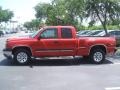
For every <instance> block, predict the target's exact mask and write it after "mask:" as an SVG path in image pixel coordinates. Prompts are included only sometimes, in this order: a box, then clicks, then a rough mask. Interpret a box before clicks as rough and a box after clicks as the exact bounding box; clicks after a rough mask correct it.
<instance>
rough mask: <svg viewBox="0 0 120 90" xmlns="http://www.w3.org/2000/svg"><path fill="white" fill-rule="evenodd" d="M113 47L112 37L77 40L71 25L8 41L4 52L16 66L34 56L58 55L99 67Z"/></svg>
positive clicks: (79, 38)
mask: <svg viewBox="0 0 120 90" xmlns="http://www.w3.org/2000/svg"><path fill="white" fill-rule="evenodd" d="M115 46H116V41H115V38H114V37H77V36H76V29H75V28H74V27H72V26H46V27H44V28H41V29H40V30H39V31H37V32H35V33H34V34H32V35H31V36H28V37H19V38H9V39H7V41H6V48H5V49H4V50H3V53H4V56H6V57H7V58H9V57H11V56H12V58H13V60H14V61H15V62H17V63H19V64H26V63H28V62H29V61H30V60H31V58H33V57H34V58H39V57H57V56H83V57H84V58H88V59H89V60H90V61H91V62H93V63H96V64H100V63H102V62H103V61H104V60H105V56H106V55H109V54H110V55H111V54H114V52H115Z"/></svg>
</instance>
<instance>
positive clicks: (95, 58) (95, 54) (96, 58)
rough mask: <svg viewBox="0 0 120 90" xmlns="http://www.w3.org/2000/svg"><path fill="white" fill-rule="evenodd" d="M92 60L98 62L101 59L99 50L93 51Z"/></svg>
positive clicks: (101, 55)
mask: <svg viewBox="0 0 120 90" xmlns="http://www.w3.org/2000/svg"><path fill="white" fill-rule="evenodd" d="M93 59H94V61H96V62H100V61H102V59H103V54H102V53H101V52H95V53H94V56H93Z"/></svg>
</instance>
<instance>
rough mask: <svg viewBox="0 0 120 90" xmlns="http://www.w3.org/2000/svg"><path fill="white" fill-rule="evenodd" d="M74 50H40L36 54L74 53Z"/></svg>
mask: <svg viewBox="0 0 120 90" xmlns="http://www.w3.org/2000/svg"><path fill="white" fill-rule="evenodd" d="M72 51H74V50H40V51H36V52H72Z"/></svg>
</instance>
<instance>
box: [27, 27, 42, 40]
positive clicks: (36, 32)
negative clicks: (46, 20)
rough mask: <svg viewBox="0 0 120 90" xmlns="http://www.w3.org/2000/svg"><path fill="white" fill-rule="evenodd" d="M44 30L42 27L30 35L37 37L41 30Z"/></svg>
mask: <svg viewBox="0 0 120 90" xmlns="http://www.w3.org/2000/svg"><path fill="white" fill-rule="evenodd" d="M42 30H43V28H41V29H40V30H38V31H35V32H33V34H31V35H29V37H32V38H34V37H35V36H36V35H37V34H38V33H39V32H40V31H42Z"/></svg>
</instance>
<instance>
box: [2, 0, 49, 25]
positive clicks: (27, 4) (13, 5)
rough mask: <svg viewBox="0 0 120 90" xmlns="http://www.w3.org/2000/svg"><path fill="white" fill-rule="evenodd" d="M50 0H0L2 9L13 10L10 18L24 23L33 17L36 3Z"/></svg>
mask: <svg viewBox="0 0 120 90" xmlns="http://www.w3.org/2000/svg"><path fill="white" fill-rule="evenodd" d="M50 1H51V0H0V6H1V7H2V8H3V9H9V10H11V11H13V12H14V17H13V18H12V20H14V21H18V22H19V23H24V22H26V21H30V20H32V19H34V18H35V10H34V7H35V6H36V5H37V4H38V3H40V2H41V3H50Z"/></svg>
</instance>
